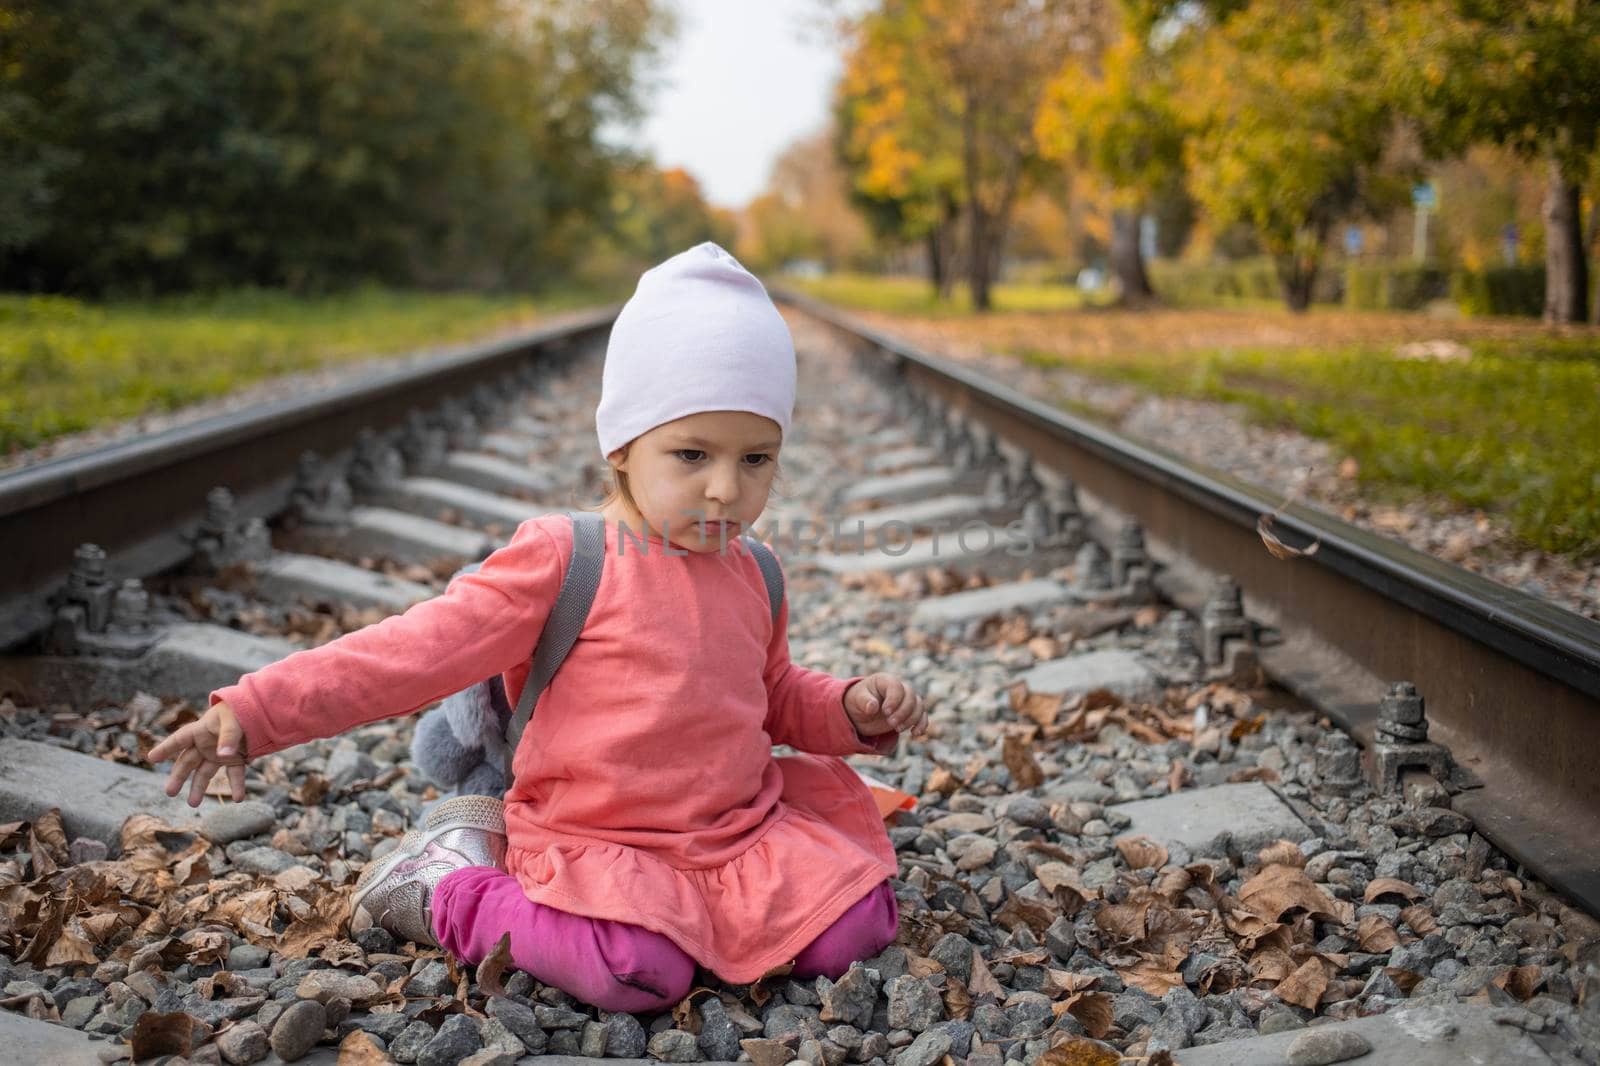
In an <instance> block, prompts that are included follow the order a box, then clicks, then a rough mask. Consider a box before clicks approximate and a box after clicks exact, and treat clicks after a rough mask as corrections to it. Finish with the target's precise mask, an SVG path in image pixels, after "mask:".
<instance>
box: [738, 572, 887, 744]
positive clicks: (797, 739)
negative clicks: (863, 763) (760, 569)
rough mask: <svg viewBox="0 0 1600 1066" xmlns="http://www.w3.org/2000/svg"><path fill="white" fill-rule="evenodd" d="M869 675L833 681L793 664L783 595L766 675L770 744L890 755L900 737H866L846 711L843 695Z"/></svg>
mask: <svg viewBox="0 0 1600 1066" xmlns="http://www.w3.org/2000/svg"><path fill="white" fill-rule="evenodd" d="M781 565H782V564H781V563H780V566H781ZM785 584H786V585H787V581H786V582H785ZM865 676H866V675H865V674H858V675H856V676H854V677H842V678H841V677H834V676H833V675H832V674H828V673H824V672H822V671H820V670H808V669H806V668H805V667H803V666H797V665H796V664H795V663H794V662H792V661H791V660H790V658H789V597H788V596H784V598H783V604H782V606H781V607H779V609H778V620H777V622H776V623H774V625H773V627H772V640H771V642H770V643H769V644H768V645H767V664H766V667H765V669H764V671H763V679H764V680H765V682H766V686H767V721H766V730H767V733H768V735H769V736H771V737H772V742H773V743H774V744H787V745H789V746H790V747H792V748H795V749H796V750H799V751H805V752H810V753H812V754H814V755H889V754H892V753H893V752H894V750H895V747H896V745H897V744H898V742H899V736H898V735H897V734H896V733H894V732H892V731H891V732H888V733H884V734H882V735H880V736H876V737H863V736H862V735H861V734H860V733H858V732H857V731H856V727H855V724H854V723H853V722H851V721H850V716H849V714H847V713H846V712H845V709H844V693H845V690H846V689H848V688H849V687H850V686H851V685H853V684H854V683H855V682H857V681H860V680H861V679H862V678H863V677H865Z"/></svg>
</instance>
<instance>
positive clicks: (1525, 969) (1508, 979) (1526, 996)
mask: <svg viewBox="0 0 1600 1066" xmlns="http://www.w3.org/2000/svg"><path fill="white" fill-rule="evenodd" d="M1543 983H1544V971H1543V970H1541V969H1539V967H1538V966H1536V965H1533V964H1531V963H1530V964H1529V965H1527V966H1513V967H1511V968H1510V969H1509V970H1507V971H1506V972H1505V973H1503V974H1501V975H1500V976H1499V977H1496V978H1495V979H1494V982H1493V984H1494V986H1495V987H1496V988H1503V989H1505V990H1506V991H1507V992H1510V993H1511V994H1512V995H1513V996H1516V997H1517V998H1518V999H1520V1000H1521V1001H1522V1002H1524V1003H1526V1002H1528V1000H1530V999H1532V998H1533V994H1534V993H1535V992H1537V991H1538V990H1539V986H1540V985H1542V984H1543Z"/></svg>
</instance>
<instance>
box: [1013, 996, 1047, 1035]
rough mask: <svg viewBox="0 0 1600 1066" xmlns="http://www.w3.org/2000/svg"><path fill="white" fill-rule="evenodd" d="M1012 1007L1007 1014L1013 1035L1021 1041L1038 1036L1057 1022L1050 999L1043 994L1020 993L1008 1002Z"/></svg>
mask: <svg viewBox="0 0 1600 1066" xmlns="http://www.w3.org/2000/svg"><path fill="white" fill-rule="evenodd" d="M1007 1002H1008V1003H1010V1004H1011V1005H1010V1006H1009V1007H1007V1008H1006V1014H1007V1016H1009V1017H1010V1019H1011V1035H1012V1036H1013V1037H1017V1038H1020V1039H1027V1038H1028V1037H1034V1036H1038V1035H1039V1034H1040V1033H1042V1032H1044V1031H1045V1030H1046V1029H1048V1028H1050V1023H1052V1022H1054V1021H1055V1020H1056V1016H1055V1012H1054V1011H1053V1010H1052V1009H1051V1005H1050V997H1049V996H1047V995H1044V994H1043V993H1041V992H1018V993H1016V994H1015V995H1014V996H1012V997H1011V999H1009V1000H1008V1001H1007Z"/></svg>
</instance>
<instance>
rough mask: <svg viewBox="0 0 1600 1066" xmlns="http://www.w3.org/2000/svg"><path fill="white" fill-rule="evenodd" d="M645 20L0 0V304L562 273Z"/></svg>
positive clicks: (618, 8)
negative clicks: (0, 178) (63, 296)
mask: <svg viewBox="0 0 1600 1066" xmlns="http://www.w3.org/2000/svg"><path fill="white" fill-rule="evenodd" d="M663 27H664V23H663V21H662V20H661V19H660V18H659V17H658V16H657V15H656V14H654V13H653V10H652V8H651V7H650V5H649V3H648V2H647V0H459V2H453V3H426V4H394V3H389V2H388V0H335V2H329V0H252V2H249V3H243V4H212V3H205V2H201V0H0V168H3V169H4V170H5V172H6V173H7V177H8V180H7V181H6V182H4V183H0V286H4V287H6V288H13V289H17V288H20V289H28V290H49V291H69V292H82V293H116V292H123V293H140V292H171V291H178V290H190V289H206V288H219V287H228V286H237V285H240V284H253V285H261V286H269V287H278V286H284V287H288V288H291V289H294V290H298V291H318V290H322V289H327V288H334V287H338V286H341V285H345V284H348V283H350V282H352V281H355V280H360V279H363V278H370V279H377V280H381V281H384V282H388V283H391V284H407V285H409V284H420V285H424V286H429V287H453V288H459V287H474V288H510V287H528V286H531V285H537V284H539V283H541V282H545V281H548V280H550V279H552V278H555V277H557V276H559V275H560V274H561V272H562V270H563V269H564V267H565V266H566V265H567V264H569V263H570V262H572V261H573V259H574V258H575V257H576V255H577V254H578V253H579V252H580V251H581V250H582V249H583V247H584V245H585V241H586V235H587V234H588V233H590V232H592V227H591V225H590V223H589V221H588V220H589V219H590V217H591V216H593V215H594V214H596V213H598V212H599V210H600V209H601V208H602V207H603V206H604V203H605V199H606V197H607V196H608V195H609V191H610V174H611V169H612V165H613V160H612V152H611V150H610V149H608V148H606V147H605V146H604V145H602V144H601V142H600V140H599V137H598V131H599V128H600V126H601V125H602V123H603V122H605V121H606V120H607V119H608V118H610V117H612V116H619V115H627V114H630V113H632V112H634V111H635V110H636V103H635V100H634V97H635V94H636V92H637V86H636V77H635V69H634V68H635V67H636V65H637V64H638V62H639V60H640V58H641V57H642V56H644V55H646V54H648V53H649V52H650V51H651V49H652V48H653V47H654V46H655V42H656V40H657V37H658V35H659V34H660V32H661V31H662V29H663Z"/></svg>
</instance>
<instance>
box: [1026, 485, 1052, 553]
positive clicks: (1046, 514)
mask: <svg viewBox="0 0 1600 1066" xmlns="http://www.w3.org/2000/svg"><path fill="white" fill-rule="evenodd" d="M1022 529H1023V532H1024V533H1026V534H1027V536H1028V539H1029V540H1031V541H1032V542H1033V543H1035V544H1040V545H1044V546H1046V547H1048V546H1051V545H1053V544H1055V543H1056V539H1057V537H1058V532H1057V530H1056V525H1055V521H1054V520H1053V519H1052V518H1051V516H1050V506H1049V505H1048V504H1046V503H1045V502H1044V501H1043V500H1041V499H1039V498H1037V497H1035V498H1034V499H1031V500H1029V501H1028V502H1027V503H1025V504H1023V505H1022Z"/></svg>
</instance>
